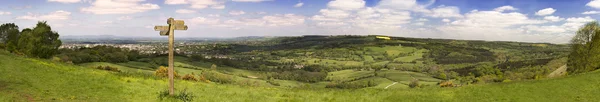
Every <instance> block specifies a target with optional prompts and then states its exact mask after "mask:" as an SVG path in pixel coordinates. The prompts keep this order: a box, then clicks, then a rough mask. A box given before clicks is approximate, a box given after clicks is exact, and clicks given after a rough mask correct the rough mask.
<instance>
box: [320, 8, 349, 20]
mask: <svg viewBox="0 0 600 102" xmlns="http://www.w3.org/2000/svg"><path fill="white" fill-rule="evenodd" d="M319 12H320V13H321V14H322V15H323V16H324V17H328V18H334V19H343V18H347V17H349V16H350V13H349V12H347V11H343V10H331V9H321V10H320V11H319Z"/></svg>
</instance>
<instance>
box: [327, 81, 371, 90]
mask: <svg viewBox="0 0 600 102" xmlns="http://www.w3.org/2000/svg"><path fill="white" fill-rule="evenodd" d="M373 86H377V84H376V83H375V82H373V81H372V80H369V81H358V82H341V83H329V84H327V85H326V86H325V88H339V89H360V88H366V87H373Z"/></svg>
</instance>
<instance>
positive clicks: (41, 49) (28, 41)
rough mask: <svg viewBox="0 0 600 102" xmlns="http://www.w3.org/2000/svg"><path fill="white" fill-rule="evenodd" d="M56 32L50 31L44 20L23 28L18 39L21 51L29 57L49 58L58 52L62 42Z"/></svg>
mask: <svg viewBox="0 0 600 102" xmlns="http://www.w3.org/2000/svg"><path fill="white" fill-rule="evenodd" d="M58 37H59V35H58V33H56V32H54V31H52V29H51V28H50V26H49V25H48V24H46V22H38V24H37V25H36V26H35V27H34V28H33V29H29V28H28V29H23V31H21V36H20V37H19V41H18V44H17V45H18V46H19V47H18V48H19V51H20V52H21V53H24V54H26V55H28V56H31V57H39V58H50V57H52V56H53V55H54V54H57V53H58V47H60V45H61V44H62V42H61V41H60V40H59V39H58Z"/></svg>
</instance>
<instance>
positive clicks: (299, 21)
mask: <svg viewBox="0 0 600 102" xmlns="http://www.w3.org/2000/svg"><path fill="white" fill-rule="evenodd" d="M305 19H306V17H304V16H301V15H296V14H275V15H268V16H263V17H261V18H239V19H229V20H220V19H216V18H205V17H196V18H193V19H189V20H188V21H190V22H191V23H192V24H201V25H211V26H214V27H226V28H235V29H239V28H240V27H252V26H270V27H280V26H296V25H303V24H304V22H305Z"/></svg>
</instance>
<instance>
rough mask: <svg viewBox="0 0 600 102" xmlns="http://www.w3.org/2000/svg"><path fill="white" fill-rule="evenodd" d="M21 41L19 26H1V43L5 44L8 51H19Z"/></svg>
mask: <svg viewBox="0 0 600 102" xmlns="http://www.w3.org/2000/svg"><path fill="white" fill-rule="evenodd" d="M18 39H19V26H17V25H15V24H14V23H7V24H2V25H0V43H3V44H4V45H5V46H6V48H7V50H8V51H11V52H12V51H14V50H16V49H17V42H18Z"/></svg>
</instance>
